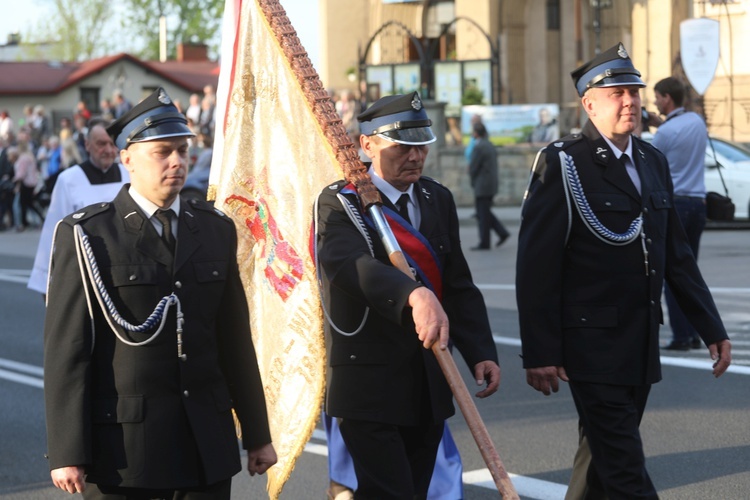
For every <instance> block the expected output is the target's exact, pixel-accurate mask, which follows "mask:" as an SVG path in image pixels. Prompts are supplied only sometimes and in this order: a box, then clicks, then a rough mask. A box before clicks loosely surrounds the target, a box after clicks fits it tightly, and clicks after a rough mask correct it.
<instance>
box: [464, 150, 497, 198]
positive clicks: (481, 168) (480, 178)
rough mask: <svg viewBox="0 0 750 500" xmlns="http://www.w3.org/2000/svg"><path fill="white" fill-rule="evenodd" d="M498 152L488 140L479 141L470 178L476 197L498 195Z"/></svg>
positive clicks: (473, 153)
mask: <svg viewBox="0 0 750 500" xmlns="http://www.w3.org/2000/svg"><path fill="white" fill-rule="evenodd" d="M497 175H498V174H497V151H496V150H495V146H494V145H493V144H492V143H491V142H490V141H489V140H488V139H487V138H486V137H483V138H481V139H477V141H476V143H475V144H474V149H473V150H472V152H471V160H470V161H469V178H470V179H471V187H472V188H474V196H476V197H486V196H495V195H496V194H497Z"/></svg>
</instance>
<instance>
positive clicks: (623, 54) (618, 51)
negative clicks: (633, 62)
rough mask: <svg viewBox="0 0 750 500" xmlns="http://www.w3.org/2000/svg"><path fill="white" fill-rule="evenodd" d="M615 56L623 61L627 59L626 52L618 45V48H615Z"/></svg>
mask: <svg viewBox="0 0 750 500" xmlns="http://www.w3.org/2000/svg"><path fill="white" fill-rule="evenodd" d="M617 55H618V56H620V57H622V58H623V59H627V58H628V52H627V51H626V50H625V47H624V46H623V45H622V44H620V46H619V47H618V48H617Z"/></svg>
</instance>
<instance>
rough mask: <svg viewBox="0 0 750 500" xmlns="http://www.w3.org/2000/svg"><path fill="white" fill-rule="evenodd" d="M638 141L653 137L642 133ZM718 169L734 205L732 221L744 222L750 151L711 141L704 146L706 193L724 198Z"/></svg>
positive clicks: (749, 204)
mask: <svg viewBox="0 0 750 500" xmlns="http://www.w3.org/2000/svg"><path fill="white" fill-rule="evenodd" d="M641 138H642V139H643V140H646V141H649V142H650V141H651V139H652V138H653V134H650V133H645V132H644V133H643V134H642V135H641ZM712 144H713V148H712V147H711V145H712ZM714 151H715V152H716V156H714ZM719 169H721V177H723V178H724V184H726V186H727V191H729V197H730V198H732V202H734V217H735V218H740V219H747V218H748V217H749V216H750V149H748V148H746V147H745V146H743V145H741V144H739V143H736V142H731V141H727V140H724V139H719V138H718V137H711V140H710V141H709V142H708V144H707V145H706V174H705V179H706V191H715V192H717V193H719V194H722V195H723V194H726V192H725V190H724V184H722V182H721V177H720V176H719Z"/></svg>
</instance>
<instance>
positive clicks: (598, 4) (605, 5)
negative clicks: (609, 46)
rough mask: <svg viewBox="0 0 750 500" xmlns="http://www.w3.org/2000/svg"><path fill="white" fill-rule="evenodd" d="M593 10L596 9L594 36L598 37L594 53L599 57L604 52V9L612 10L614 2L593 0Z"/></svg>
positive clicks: (610, 0)
mask: <svg viewBox="0 0 750 500" xmlns="http://www.w3.org/2000/svg"><path fill="white" fill-rule="evenodd" d="M591 8H592V9H594V34H595V35H596V47H595V48H594V53H595V54H596V55H599V53H601V51H602V46H601V31H602V9H610V8H612V0H591Z"/></svg>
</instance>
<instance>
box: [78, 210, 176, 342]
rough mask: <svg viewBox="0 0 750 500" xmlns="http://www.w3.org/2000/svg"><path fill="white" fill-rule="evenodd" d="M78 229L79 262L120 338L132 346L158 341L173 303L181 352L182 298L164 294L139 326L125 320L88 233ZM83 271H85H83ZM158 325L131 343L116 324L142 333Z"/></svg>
mask: <svg viewBox="0 0 750 500" xmlns="http://www.w3.org/2000/svg"><path fill="white" fill-rule="evenodd" d="M74 229H75V236H76V238H75V242H76V254H77V255H78V264H79V266H80V267H81V269H82V270H83V269H85V270H86V273H87V274H88V278H89V282H90V283H91V284H92V285H93V289H94V294H95V296H96V298H97V300H98V302H99V305H100V306H101V309H102V312H103V313H104V317H105V318H106V320H107V323H108V324H109V326H110V328H111V329H112V331H113V332H114V333H115V335H116V336H117V338H118V339H120V341H122V342H123V343H124V344H127V345H130V346H136V347H137V346H142V345H146V344H148V343H150V342H152V341H153V340H155V339H156V338H157V337H158V336H159V334H160V333H161V332H162V330H163V329H164V324H165V322H166V319H167V313H168V311H169V308H170V307H171V306H176V307H177V336H178V341H177V343H178V354H179V355H181V354H182V350H181V343H182V339H181V334H182V325H183V323H184V316H183V313H182V306H181V304H180V299H179V298H178V297H177V295H175V294H174V293H172V294H170V295H168V296H166V297H162V299H161V300H160V301H159V303H158V304H157V305H156V308H154V311H153V312H152V313H151V314H150V315H149V317H148V318H146V321H144V322H143V323H142V324H140V325H133V324H131V323H129V322H127V321H126V320H125V318H123V317H122V315H121V314H120V313H119V312H118V311H117V308H116V307H115V305H114V303H113V302H112V298H111V297H110V296H109V293H108V292H107V289H106V287H105V286H104V282H103V281H102V279H101V275H100V272H99V266H98V265H97V263H96V257H95V255H94V252H93V250H92V248H91V244H90V243H89V239H88V236H87V235H86V233H85V232H84V231H83V228H82V227H81V226H80V225H78V224H76V225H75V226H74ZM82 272H83V271H82ZM84 288H85V289H86V288H87V287H86V283H85V281H84ZM87 300H88V292H87ZM157 324H158V325H159V326H158V328H157V330H156V331H155V332H154V333H153V334H152V335H151V336H150V337H149V338H147V339H146V340H143V341H141V342H132V341H130V340H128V339H126V338H124V337H123V336H122V335H121V334H120V331H119V330H118V328H117V326H119V327H121V328H122V329H123V330H125V331H128V332H133V333H143V332H146V331H148V330H151V329H152V328H154V327H155V326H156V325H157Z"/></svg>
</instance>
